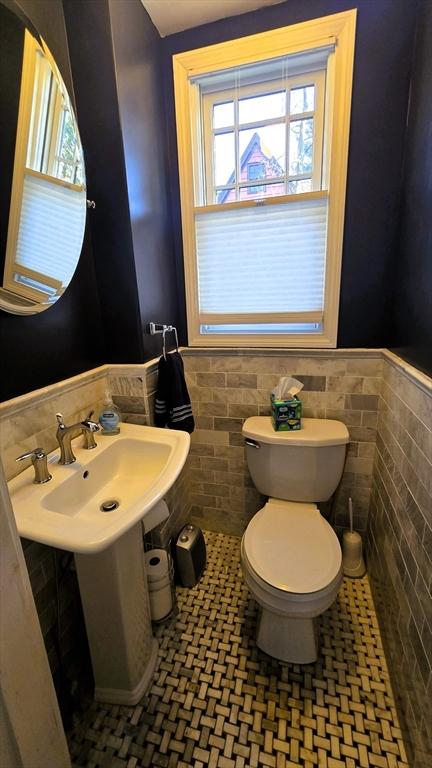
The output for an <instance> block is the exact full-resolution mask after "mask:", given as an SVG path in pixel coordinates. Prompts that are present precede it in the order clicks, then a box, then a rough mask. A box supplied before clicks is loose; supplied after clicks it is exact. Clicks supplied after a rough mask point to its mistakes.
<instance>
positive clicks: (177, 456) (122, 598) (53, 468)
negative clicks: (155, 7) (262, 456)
mask: <svg viewBox="0 0 432 768" xmlns="http://www.w3.org/2000/svg"><path fill="white" fill-rule="evenodd" d="M80 439H81V438H77V441H76V442H78V441H79V440H80ZM189 444H190V438H189V435H188V434H187V433H186V432H180V431H174V430H166V429H157V428H155V427H142V426H138V425H134V424H123V425H122V428H121V432H120V434H119V435H115V436H109V437H108V436H103V435H101V436H99V437H98V445H97V447H96V448H95V449H94V450H90V451H88V450H85V449H84V448H79V447H77V446H76V445H74V453H75V456H76V458H77V461H76V462H75V463H74V464H70V465H68V466H62V465H59V464H58V457H59V452H58V451H55V452H54V453H53V454H51V455H50V458H49V467H50V473H51V474H52V480H51V481H50V482H49V483H46V484H43V485H35V484H34V483H33V470H32V468H31V467H30V468H29V469H26V470H25V471H24V472H22V473H21V474H20V475H18V477H16V478H14V479H13V480H11V481H10V483H9V493H10V496H11V500H12V506H13V510H14V513H15V518H16V522H17V527H18V531H19V533H20V535H21V536H25V537H26V538H29V539H33V540H35V541H39V542H41V543H43V544H49V545H50V546H53V547H59V548H61V549H67V550H70V551H71V552H74V553H75V562H76V566H77V572H78V581H79V585H80V592H81V599H82V604H83V609H84V616H85V621H86V628H87V635H88V640H89V645H90V652H91V657H92V663H93V672H94V677H95V698H96V699H97V700H99V701H106V702H112V703H118V704H135V703H136V702H137V701H139V699H140V698H141V697H142V696H143V694H144V693H145V691H146V689H147V687H148V685H149V683H150V682H151V679H152V675H153V671H154V666H155V663H156V657H157V642H156V639H155V638H154V637H153V636H152V632H151V618H150V607H149V598H148V590H147V580H146V575H145V565H144V552H143V541H142V524H141V521H144V526H145V528H146V530H151V528H152V527H153V526H154V525H155V524H157V522H159V521H160V519H161V517H160V514H159V515H158V514H157V510H158V506H157V505H158V502H159V501H160V500H161V498H162V497H163V495H164V494H165V493H166V492H167V491H168V489H169V488H170V487H171V486H172V484H173V483H174V482H175V480H176V479H177V477H178V475H179V474H180V472H181V470H182V468H183V465H184V463H185V461H186V458H187V454H188V451H189ZM107 502H116V505H114V506H113V508H112V509H110V510H109V511H103V505H105V506H106V503H107ZM108 506H111V505H110V504H108Z"/></svg>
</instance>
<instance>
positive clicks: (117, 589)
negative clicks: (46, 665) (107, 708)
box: [75, 513, 158, 704]
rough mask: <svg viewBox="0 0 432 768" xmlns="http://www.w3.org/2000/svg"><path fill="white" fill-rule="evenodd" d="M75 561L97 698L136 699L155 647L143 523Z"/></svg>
mask: <svg viewBox="0 0 432 768" xmlns="http://www.w3.org/2000/svg"><path fill="white" fill-rule="evenodd" d="M108 514H109V513H108ZM75 562H76V567H77V574H78V581H79V586H80V592H81V600H82V605H83V610H84V617H85V623H86V628H87V636H88V641H89V646H90V654H91V658H92V663H93V674H94V678H95V698H96V699H97V700H98V701H102V702H110V703H112V704H136V703H137V702H138V701H139V700H140V698H141V697H142V696H143V695H144V694H145V693H146V690H147V688H148V687H149V685H150V683H151V680H152V676H153V672H154V669H155V665H156V659H157V650H158V645H157V641H156V639H155V638H154V637H153V636H152V626H151V614H150V603H149V597H148V590H147V581H146V575H145V563H144V549H143V540H142V525H141V523H138V524H137V525H134V526H133V528H131V529H130V530H129V531H126V533H124V534H123V536H121V537H120V538H119V539H117V541H116V542H114V544H112V545H111V546H110V547H108V549H105V550H103V552H99V553H97V554H92V555H78V554H77V555H75Z"/></svg>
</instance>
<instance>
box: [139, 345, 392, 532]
mask: <svg viewBox="0 0 432 768" xmlns="http://www.w3.org/2000/svg"><path fill="white" fill-rule="evenodd" d="M183 358H184V363H185V369H186V372H187V373H186V375H187V383H188V387H189V392H190V395H191V399H192V407H193V411H194V416H195V424H196V429H195V432H194V433H193V435H192V446H191V456H190V460H189V464H188V478H189V490H190V502H191V514H192V519H193V521H194V522H195V523H196V524H198V525H200V526H201V527H203V528H206V529H208V530H216V531H221V532H224V533H233V534H237V535H240V534H241V533H243V531H244V529H245V527H246V525H247V523H248V522H249V520H250V518H251V517H252V516H253V515H254V513H255V512H256V511H257V510H258V509H259V508H260V506H262V501H263V500H262V497H261V496H260V494H259V493H258V492H257V491H256V489H255V488H254V486H253V483H252V481H251V478H250V476H249V472H248V469H247V465H246V460H245V449H244V441H243V438H242V435H241V429H242V425H243V422H244V420H245V418H247V417H248V416H256V415H268V414H269V413H270V410H269V400H270V393H271V390H272V389H273V387H274V386H275V385H276V383H277V382H278V380H279V377H280V376H283V375H293V376H295V377H296V378H298V379H300V380H301V381H302V382H303V383H304V389H303V390H302V393H301V399H302V402H303V407H304V411H303V412H304V415H305V416H314V417H326V418H332V419H340V420H341V421H343V422H344V423H345V424H347V426H348V427H349V430H350V435H351V442H350V445H349V449H348V456H347V461H346V465H345V471H344V475H343V479H342V483H341V487H340V488H339V491H338V494H337V497H336V499H335V503H334V508H333V509H332V510H329V509H327V510H326V514H331V515H332V519H334V520H335V523H336V526H337V527H344V526H345V525H346V522H347V502H348V497H349V496H352V498H353V502H354V509H355V521H356V526H357V527H358V529H359V530H361V531H363V532H364V531H365V530H366V521H367V514H368V508H369V500H370V490H371V483H372V466H373V457H374V450H375V436H376V424H377V414H378V399H379V394H380V388H381V381H382V379H381V374H382V357H381V353H380V352H379V351H366V350H365V351H364V352H362V351H361V350H356V351H353V352H351V353H347V352H344V353H343V354H342V353H341V352H340V351H338V350H335V351H333V352H332V353H330V354H329V353H328V352H326V353H322V352H318V351H317V352H315V353H313V352H311V353H303V354H298V353H292V352H290V351H281V352H275V351H271V352H270V351H269V352H268V353H266V352H263V353H257V352H254V353H239V352H238V351H233V352H230V351H220V350H217V351H216V350H215V351H212V352H210V353H209V352H208V350H207V351H200V350H193V349H188V350H185V351H184V352H183ZM148 370H149V372H151V375H152V376H153V375H154V370H152V369H151V368H150V367H149V369H148ZM150 412H151V401H150Z"/></svg>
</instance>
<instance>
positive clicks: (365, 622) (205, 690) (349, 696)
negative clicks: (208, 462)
mask: <svg viewBox="0 0 432 768" xmlns="http://www.w3.org/2000/svg"><path fill="white" fill-rule="evenodd" d="M206 541H207V549H208V565H207V569H206V571H205V573H204V575H203V577H202V579H201V581H200V582H199V584H198V585H197V586H196V587H194V588H193V589H181V588H180V589H178V606H179V612H178V615H177V617H176V619H174V620H172V622H171V624H169V625H165V626H159V627H158V628H157V630H156V634H157V637H158V639H159V644H160V651H159V664H158V670H157V672H156V675H155V680H154V683H153V685H152V688H151V690H150V693H149V695H148V696H146V697H145V698H144V699H143V700H142V702H141V703H140V705H138V706H135V707H125V706H111V705H106V704H96V703H92V704H91V705H90V706H89V707H88V709H86V710H84V711H82V712H80V713H78V714H77V715H76V718H75V719H76V724H75V727H74V730H73V731H72V732H71V733H70V734H69V747H70V751H71V755H72V761H73V765H74V766H86V768H99V766H103V768H142V767H144V766H145V767H146V768H147V767H148V766H150V767H153V766H163V767H166V768H174V767H177V768H204V766H211V768H256V767H261V766H270V767H272V766H274V768H291V766H299V765H300V766H304V768H313V767H314V766H318V768H339V767H341V768H342V767H344V768H345V767H346V768H368V767H369V766H378V767H379V768H380V767H381V766H382V768H402V767H403V766H407V762H406V755H405V750H404V746H403V742H402V736H401V731H400V728H399V724H398V719H397V715H396V711H395V707H394V701H393V695H392V691H391V687H390V683H389V678H388V672H387V666H386V661H385V658H384V653H383V650H382V644H381V638H380V633H379V629H378V623H377V619H376V615H375V610H374V606H373V602H372V597H371V593H370V589H369V583H368V579H367V577H364V578H363V579H358V580H349V579H345V580H344V583H343V586H342V588H341V590H340V593H339V596H338V600H337V602H336V603H335V604H334V606H333V607H332V608H330V609H329V610H328V611H327V612H326V613H325V614H324V616H323V617H322V619H321V627H320V634H321V657H320V659H319V661H317V662H316V663H315V664H310V665H305V666H299V665H295V664H281V663H279V662H277V661H275V660H274V659H271V658H269V657H268V656H266V654H264V653H263V652H261V651H260V650H259V649H258V648H257V646H256V644H255V640H254V637H255V627H256V619H257V606H256V604H255V602H254V600H253V599H252V598H251V596H250V594H249V592H248V589H247V587H246V586H245V585H244V583H243V579H242V574H241V569H240V562H239V550H240V540H239V539H238V538H237V537H234V536H226V535H224V534H218V533H206Z"/></svg>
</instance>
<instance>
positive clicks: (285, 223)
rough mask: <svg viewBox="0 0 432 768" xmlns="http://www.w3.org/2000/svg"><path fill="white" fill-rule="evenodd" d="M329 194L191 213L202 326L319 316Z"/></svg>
mask: <svg viewBox="0 0 432 768" xmlns="http://www.w3.org/2000/svg"><path fill="white" fill-rule="evenodd" d="M327 208H328V198H327V196H322V195H321V196H320V197H317V198H315V199H311V198H308V199H307V200H304V199H299V198H297V199H296V200H290V201H284V202H282V203H277V204H276V203H274V204H267V205H254V206H250V207H249V206H248V207H239V208H234V209H233V208H226V209H224V208H221V207H218V208H217V210H215V209H211V210H206V211H201V212H196V213H195V232H196V249H197V265H198V292H199V317H200V322H201V323H217V322H219V323H223V322H226V323H229V322H237V323H241V322H260V323H266V322H268V323H274V322H282V321H284V322H299V323H301V322H310V323H312V322H316V323H320V322H321V321H322V318H323V307H324V278H325V260H326V234H327Z"/></svg>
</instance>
